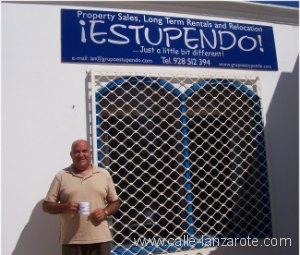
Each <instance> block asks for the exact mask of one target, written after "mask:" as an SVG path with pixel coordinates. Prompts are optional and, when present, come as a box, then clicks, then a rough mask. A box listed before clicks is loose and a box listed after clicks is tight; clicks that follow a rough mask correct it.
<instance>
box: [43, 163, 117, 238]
mask: <svg viewBox="0 0 300 255" xmlns="http://www.w3.org/2000/svg"><path fill="white" fill-rule="evenodd" d="M117 199H118V196H117V192H116V189H115V186H114V183H113V180H112V178H111V176H110V174H109V172H108V171H107V170H105V169H103V168H97V167H95V166H93V173H92V174H91V175H89V176H85V177H81V176H79V175H77V174H76V173H75V172H74V170H73V167H72V166H70V167H68V168H66V169H63V170H61V171H60V172H58V173H57V174H56V176H55V178H54V180H53V181H52V184H51V186H50V189H49V191H48V193H47V196H46V198H45V201H49V202H61V203H67V202H72V201H73V202H90V211H91V212H92V211H93V210H95V209H97V208H104V207H105V206H106V204H107V202H113V201H116V200H117ZM60 220H61V221H60V243H61V244H87V243H102V242H107V241H110V240H112V237H111V233H110V230H109V227H108V222H107V220H104V221H102V222H101V223H99V222H94V221H93V220H92V219H91V218H90V217H89V216H83V215H79V214H75V215H73V216H72V215H71V214H69V213H64V214H60Z"/></svg>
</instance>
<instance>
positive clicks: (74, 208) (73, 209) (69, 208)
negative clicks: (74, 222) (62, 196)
mask: <svg viewBox="0 0 300 255" xmlns="http://www.w3.org/2000/svg"><path fill="white" fill-rule="evenodd" d="M78 209H79V204H78V203H76V202H70V203H67V204H66V213H70V214H75V213H78Z"/></svg>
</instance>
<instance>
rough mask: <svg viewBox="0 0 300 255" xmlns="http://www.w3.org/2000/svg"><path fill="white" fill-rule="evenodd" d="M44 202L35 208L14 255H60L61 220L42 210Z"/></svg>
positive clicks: (40, 202)
mask: <svg viewBox="0 0 300 255" xmlns="http://www.w3.org/2000/svg"><path fill="white" fill-rule="evenodd" d="M42 203H43V200H41V201H39V202H38V203H37V205H36V206H35V207H34V209H33V211H32V214H31V216H30V219H29V222H28V223H27V224H26V226H25V227H24V229H23V231H22V233H21V235H20V237H19V240H18V242H17V245H16V248H15V250H14V251H13V253H12V255H59V254H60V245H59V241H58V238H59V219H58V216H56V215H50V214H47V213H45V212H43V210H42Z"/></svg>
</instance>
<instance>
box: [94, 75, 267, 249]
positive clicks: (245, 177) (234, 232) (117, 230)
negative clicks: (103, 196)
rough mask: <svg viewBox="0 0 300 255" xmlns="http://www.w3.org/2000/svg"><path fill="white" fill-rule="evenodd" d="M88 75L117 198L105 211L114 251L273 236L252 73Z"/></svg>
mask: <svg viewBox="0 0 300 255" xmlns="http://www.w3.org/2000/svg"><path fill="white" fill-rule="evenodd" d="M94 80H95V84H93V85H94V86H95V103H96V111H95V114H96V116H95V117H96V136H97V153H98V154H97V160H98V164H99V165H100V166H102V167H105V168H107V169H108V170H109V171H110V172H111V174H112V176H113V179H114V181H115V183H116V186H117V191H118V194H119V196H120V199H121V202H122V205H121V208H120V211H119V212H118V213H117V214H116V215H115V216H113V217H112V218H111V225H112V233H113V239H114V242H115V248H114V250H113V252H114V253H115V254H125V253H126V254H146V253H161V252H164V251H175V250H176V251H177V250H186V249H191V248H194V247H189V246H188V247H187V246H185V247H178V246H176V247H175V246H174V245H166V244H164V245H162V244H153V243H152V244H150V243H148V244H147V245H138V244H137V243H136V242H135V241H136V240H137V239H139V238H140V240H141V239H143V238H147V239H153V238H155V239H156V240H158V239H159V238H160V239H162V240H167V239H171V238H173V239H176V238H182V237H183V236H184V235H188V236H189V237H194V238H196V240H197V238H200V237H201V236H203V235H209V236H212V235H213V236H222V237H247V236H250V237H265V236H269V235H271V216H270V204H269V193H268V178H267V169H266V156H265V147H264V134H263V121H262V116H261V107H260V99H259V97H258V96H257V93H256V92H257V91H256V90H257V85H256V80H255V79H243V80H241V79H239V80H238V79H212V78H201V77H193V76H181V77H180V76H178V77H176V75H174V76H166V75H151V76H134V75H131V76H129V75H124V76H114V75H108V74H99V75H95V76H94ZM198 245H199V244H198ZM196 247H198V246H197V245H196ZM199 247H200V246H199Z"/></svg>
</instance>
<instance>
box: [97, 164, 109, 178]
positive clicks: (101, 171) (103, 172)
mask: <svg viewBox="0 0 300 255" xmlns="http://www.w3.org/2000/svg"><path fill="white" fill-rule="evenodd" d="M93 168H94V173H100V174H103V175H105V176H110V173H109V171H108V170H107V169H105V168H103V167H98V166H93Z"/></svg>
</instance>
